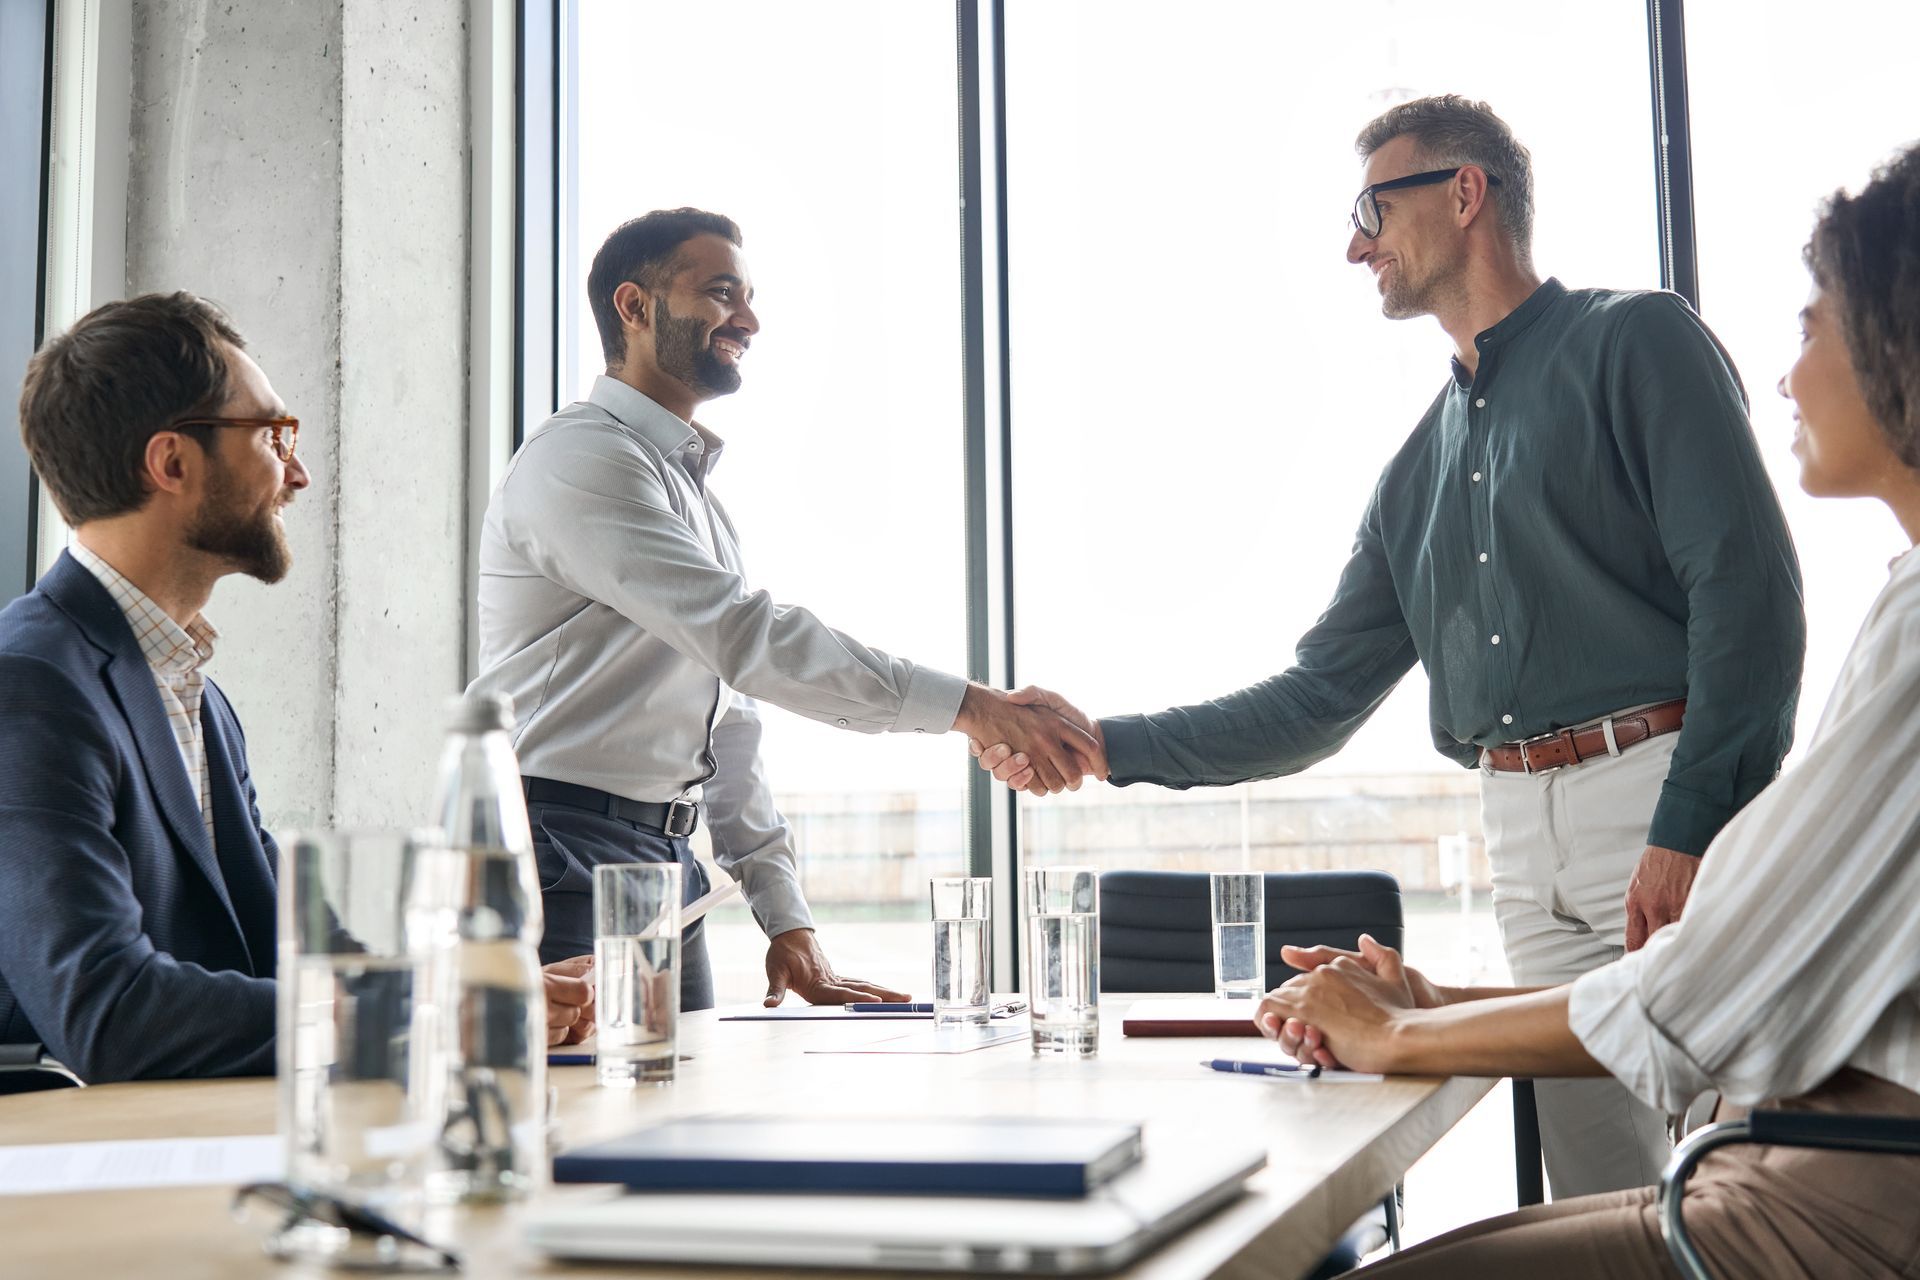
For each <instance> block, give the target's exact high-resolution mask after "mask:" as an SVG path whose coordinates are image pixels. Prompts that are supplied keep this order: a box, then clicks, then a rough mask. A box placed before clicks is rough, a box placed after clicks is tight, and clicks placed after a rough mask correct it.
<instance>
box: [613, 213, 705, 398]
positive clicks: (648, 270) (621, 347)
mask: <svg viewBox="0 0 1920 1280" xmlns="http://www.w3.org/2000/svg"><path fill="white" fill-rule="evenodd" d="M695 236H719V237H720V238H721V239H723V240H726V241H728V242H729V243H731V244H734V245H738V244H739V243H740V228H739V227H738V226H737V225H736V224H735V223H734V221H733V219H732V218H729V217H727V216H726V215H725V214H720V213H708V212H707V211H706V210H705V209H655V210H654V211H653V212H652V213H649V214H645V215H643V216H641V217H638V218H633V219H630V220H628V221H626V222H623V223H621V224H620V225H619V226H618V227H616V228H615V229H614V232H613V234H612V235H610V236H608V237H607V238H606V242H605V243H603V244H602V245H601V246H600V251H599V252H598V253H596V254H594V255H593V266H592V268H591V269H590V270H588V272H587V304H588V305H589V306H591V307H592V308H593V323H594V325H595V326H596V327H597V328H598V329H599V330H600V350H601V353H602V354H603V355H605V356H606V358H607V368H609V369H617V368H619V367H620V363H621V361H623V360H625V359H626V358H627V335H626V334H625V332H623V331H622V330H621V328H620V313H619V312H618V311H615V310H614V308H613V291H614V290H615V289H618V288H619V287H620V286H621V285H622V284H625V283H627V282H628V281H631V282H633V283H634V284H637V285H639V286H640V287H641V288H642V289H644V290H645V291H646V292H648V293H658V292H660V291H661V290H662V289H665V288H666V287H667V286H668V285H669V284H671V283H672V282H673V277H674V275H675V274H676V273H677V271H678V269H679V261H680V246H681V245H683V244H685V243H686V242H687V241H689V240H691V239H693V238H694V237H695Z"/></svg>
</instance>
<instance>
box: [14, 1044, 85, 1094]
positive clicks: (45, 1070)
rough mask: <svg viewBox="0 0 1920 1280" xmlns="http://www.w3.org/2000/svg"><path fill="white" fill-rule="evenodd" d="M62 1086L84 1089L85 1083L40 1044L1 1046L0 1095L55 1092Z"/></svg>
mask: <svg viewBox="0 0 1920 1280" xmlns="http://www.w3.org/2000/svg"><path fill="white" fill-rule="evenodd" d="M61 1084H71V1085H78V1086H79V1087H80V1088H83V1089H84V1088H85V1087H86V1085H87V1082H86V1081H85V1080H82V1079H81V1078H80V1077H79V1076H77V1075H75V1074H74V1073H73V1072H72V1070H70V1069H69V1068H68V1067H67V1065H66V1064H65V1063H63V1062H61V1061H60V1060H59V1059H58V1058H55V1057H52V1056H50V1055H49V1054H48V1053H47V1047H46V1046H45V1045H43V1044H35V1043H33V1042H31V1041H28V1042H24V1043H20V1044H0V1094H6V1093H19V1092H22V1091H27V1092H31V1091H33V1090H36V1089H46V1088H57V1087H59V1086H60V1085H61Z"/></svg>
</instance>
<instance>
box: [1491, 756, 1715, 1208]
mask: <svg viewBox="0 0 1920 1280" xmlns="http://www.w3.org/2000/svg"><path fill="white" fill-rule="evenodd" d="M1679 741H1680V735H1679V734H1677V733H1669V734H1663V735H1661V736H1660V737H1658V738H1650V739H1648V740H1647V741H1645V742H1640V743H1636V744H1635V745H1634V746H1632V747H1629V748H1627V749H1626V750H1624V751H1622V752H1620V753H1618V754H1616V755H1611V756H1600V757H1596V758H1595V759H1592V760H1588V761H1585V762H1584V763H1581V764H1575V765H1568V766H1567V767H1565V768H1562V769H1555V770H1553V771H1552V772H1550V773H1542V774H1532V775H1529V774H1525V773H1498V772H1495V771H1493V770H1491V769H1486V768H1483V769H1482V770H1481V784H1480V817H1481V822H1482V825H1483V829H1484V831H1485V832H1486V838H1487V860H1488V861H1489V862H1490V863H1491V864H1492V866H1493V912H1494V919H1495V920H1496V921H1497V922H1498V924H1499V926H1500V939H1501V942H1502V943H1503V945H1504V946H1505V948H1506V952H1507V965H1508V967H1509V968H1510V969H1511V970H1512V971H1513V980H1514V982H1515V983H1516V984H1517V985H1519V986H1523V987H1534V986H1548V985H1558V984H1560V983H1566V982H1572V981H1573V980H1574V979H1575V978H1578V977H1579V976H1580V975H1581V974H1583V973H1587V972H1589V971H1590V970H1593V969H1598V968H1599V967H1601V966H1602V965H1605V964H1610V963H1612V962H1613V961H1615V960H1618V959H1619V958H1620V957H1621V956H1622V955H1624V954H1626V932H1627V913H1626V897H1627V881H1628V880H1629V879H1630V878H1631V877H1632V875H1633V869H1634V866H1635V864H1636V863H1638V862H1639V860H1640V855H1641V853H1642V852H1643V851H1644V850H1645V849H1646V847H1647V827H1648V825H1649V824H1650V823H1651V822H1652V821H1653V808H1654V803H1655V802H1656V801H1657V800H1658V799H1659V797H1660V785H1661V783H1662V782H1664V781H1665V780H1666V776H1667V766H1668V764H1669V763H1670V762H1671V761H1672V759H1673V749H1674V747H1675V746H1677V745H1678V744H1679ZM1534 1096H1535V1099H1536V1101H1537V1103H1538V1105H1539V1109H1540V1146H1541V1150H1542V1152H1543V1153H1544V1154H1545V1156H1546V1164H1547V1180H1548V1183H1549V1185H1550V1186H1551V1187H1552V1189H1553V1198H1554V1199H1555V1200H1566V1199H1570V1198H1572V1197H1574V1196H1584V1195H1596V1194H1599V1193H1601V1192H1606V1191H1624V1190H1626V1189H1628V1188H1630V1187H1645V1186H1651V1185H1653V1184H1654V1183H1656V1182H1658V1181H1659V1180H1660V1170H1661V1168H1662V1167H1663V1166H1664V1165H1665V1164H1666V1160H1667V1156H1668V1154H1669V1153H1670V1150H1671V1148H1670V1144H1669V1143H1668V1141H1667V1124H1666V1117H1665V1116H1664V1115H1663V1114H1661V1113H1660V1112H1659V1111H1656V1110H1654V1109H1653V1108H1652V1107H1650V1106H1648V1105H1647V1104H1646V1103H1644V1102H1642V1101H1640V1100H1639V1099H1638V1098H1636V1097H1634V1096H1633V1095H1632V1094H1631V1093H1629V1092H1627V1090H1626V1087H1625V1086H1623V1085H1622V1084H1620V1083H1619V1082H1618V1081H1617V1080H1614V1079H1612V1078H1611V1077H1607V1078H1604V1079H1598V1080H1539V1081H1536V1082H1535V1084H1534Z"/></svg>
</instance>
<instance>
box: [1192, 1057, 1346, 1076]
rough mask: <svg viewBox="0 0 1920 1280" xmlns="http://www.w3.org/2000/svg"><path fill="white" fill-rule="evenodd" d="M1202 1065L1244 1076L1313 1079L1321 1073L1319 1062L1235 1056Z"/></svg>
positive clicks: (1204, 1062) (1215, 1059) (1213, 1060)
mask: <svg viewBox="0 0 1920 1280" xmlns="http://www.w3.org/2000/svg"><path fill="white" fill-rule="evenodd" d="M1200 1065H1201V1066H1203V1067H1207V1068H1210V1069H1212V1070H1214V1071H1230V1072H1232V1073H1234V1074H1236V1075H1243V1076H1275V1077H1278V1078H1279V1079H1282V1080H1312V1079H1315V1078H1317V1077H1318V1076H1319V1074H1320V1064H1319V1063H1295V1062H1239V1061H1236V1060H1235V1059H1233V1058H1214V1059H1212V1060H1210V1061H1203V1062H1201V1064H1200Z"/></svg>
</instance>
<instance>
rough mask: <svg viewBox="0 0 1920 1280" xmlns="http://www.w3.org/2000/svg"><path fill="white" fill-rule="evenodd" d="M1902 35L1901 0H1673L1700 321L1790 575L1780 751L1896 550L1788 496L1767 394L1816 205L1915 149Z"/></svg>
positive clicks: (1851, 522)
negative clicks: (1791, 657)
mask: <svg viewBox="0 0 1920 1280" xmlns="http://www.w3.org/2000/svg"><path fill="white" fill-rule="evenodd" d="M1916 41H1920V6H1915V5H1911V4H1894V5H1890V4H1886V3H1882V2H1880V0H1832V2H1831V3H1826V4H1823V5H1821V6H1820V16H1819V19H1818V20H1817V21H1810V20H1808V17H1807V11H1806V8H1805V6H1803V5H1799V4H1787V3H1783V2H1782V0H1770V2H1763V3H1759V4H1755V3H1752V2H1751V0H1690V3H1689V4H1688V5H1687V60H1688V64H1689V79H1690V81H1691V84H1692V97H1693V142H1694V148H1693V172H1694V181H1695V190H1696V193H1697V194H1696V198H1695V208H1696V209H1697V211H1698V218H1699V228H1700V230H1699V242H1700V308H1701V313H1702V315H1703V316H1704V317H1705V319H1706V321H1707V323H1708V324H1710V325H1712V326H1713V329H1714V332H1715V333H1717V334H1719V335H1720V340H1721V341H1722V342H1724V343H1725V344H1726V346H1727V350H1728V351H1729V352H1730V353H1732V355H1733V358H1734V362H1735V364H1737V365H1738V366H1739V369H1740V373H1741V375H1742V376H1743V377H1744V378H1745V380H1746V385H1747V394H1748V396H1749V397H1751V399H1752V401H1753V425H1754V430H1755V431H1756V432H1757V433H1758V435H1759V440H1760V451H1761V453H1762V455H1763V456H1764V457H1765V458H1766V460H1767V465H1768V467H1769V469H1770V470H1771V471H1772V473H1773V482H1774V486H1775V487H1776V488H1777V489H1779V491H1780V496H1781V500H1782V502H1783V504H1784V505H1785V507H1786V512H1787V522H1788V524H1789V525H1790V526H1791V528H1792V530H1793V540H1794V546H1795V548H1796V549H1797V550H1798V551H1799V553H1800V568H1801V572H1802V574H1803V576H1804V577H1805V580H1806V603H1807V669H1806V678H1805V680H1804V681H1803V682H1802V684H1801V694H1800V718H1799V728H1798V732H1797V733H1796V735H1795V739H1794V742H1795V754H1798V752H1799V751H1800V750H1801V749H1802V748H1804V747H1805V745H1806V742H1807V739H1808V738H1810V737H1811V736H1812V735H1813V729H1814V726H1815V725H1816V724H1817V723H1818V721H1819V714H1820V710H1821V708H1822V707H1824V706H1825V705H1826V701H1827V695H1828V694H1829V693H1830V692H1832V690H1833V682H1834V680H1835V678H1836V677H1837V676H1838V675H1839V671H1840V663H1841V660H1842V659H1844V658H1845V657H1846V653H1847V649H1848V647H1849V646H1850V645H1852V643H1853V638H1854V636H1855V634H1856V633H1857V632H1858V631H1859V629H1860V622H1861V619H1863V618H1864V617H1865V616H1866V612H1867V605H1868V604H1869V603H1870V602H1871V601H1872V600H1873V598H1874V597H1875V596H1876V595H1878V594H1879V593H1880V589H1881V588H1882V587H1884V586H1885V585H1886V582H1887V572H1886V565H1887V561H1888V560H1889V559H1891V558H1892V557H1893V556H1894V555H1896V554H1898V553H1899V552H1900V551H1902V550H1904V549H1905V547H1906V540H1905V539H1904V538H1903V537H1902V536H1901V532H1900V528H1899V526H1898V525H1897V524H1896V523H1895V522H1894V520H1893V517H1892V516H1891V515H1889V514H1888V512H1887V509H1886V508H1885V507H1884V506H1882V505H1881V504H1880V503H1878V502H1834V501H1831V500H1817V499H1814V498H1810V497H1808V496H1807V495H1806V494H1804V493H1802V492H1801V490H1800V482H1799V475H1800V469H1799V464H1798V463H1796V462H1795V461H1794V459H1793V455H1792V454H1791V453H1790V452H1789V451H1788V445H1789V444H1790V442H1791V441H1792V438H1793V421H1792V408H1791V406H1790V405H1789V404H1788V403H1787V402H1786V401H1785V400H1783V399H1781V397H1780V395H1779V394H1778V391H1777V387H1778V384H1779V380H1780V377H1781V375H1782V374H1784V373H1786V371H1787V369H1788V367H1789V366H1790V365H1792V363H1793V361H1794V359H1795V358H1796V357H1797V356H1798V354H1799V346H1800V327H1799V322H1798V319H1797V316H1798V314H1799V311H1800V308H1801V306H1803V305H1804V304H1805V302H1806V296H1807V289H1808V284H1809V281H1808V277H1807V272H1806V268H1805V267H1804V266H1803V265H1802V263H1801V257H1800V251H1801V246H1803V245H1805V244H1806V242H1807V236H1808V234H1809V233H1810V232H1811V231H1812V230H1813V219H1814V215H1815V212H1816V210H1817V207H1818V205H1819V203H1820V201H1821V199H1822V198H1824V197H1825V196H1827V195H1828V194H1830V193H1831V192H1832V191H1834V189H1835V188H1838V187H1847V188H1858V187H1859V186H1860V185H1861V184H1862V183H1864V182H1865V181H1866V179H1867V176H1868V174H1869V172H1870V171H1871V170H1872V169H1873V167H1874V166H1875V165H1877V164H1879V163H1881V162H1882V161H1884V160H1887V159H1889V158H1891V157H1892V155H1893V153H1894V152H1895V151H1896V150H1897V149H1899V148H1900V147H1903V146H1908V145H1911V144H1912V143H1913V142H1915V141H1916V140H1920V113H1916V112H1915V110H1914V105H1913V98H1914V95H1913V89H1912V75H1911V72H1910V71H1909V70H1908V68H1907V63H1906V55H1905V53H1904V51H1905V50H1908V49H1912V48H1913V47H1914V45H1915V42H1916ZM1791 759H1792V757H1789V760H1790V761H1791Z"/></svg>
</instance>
